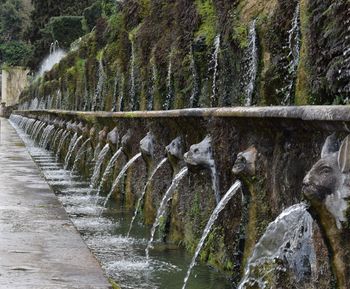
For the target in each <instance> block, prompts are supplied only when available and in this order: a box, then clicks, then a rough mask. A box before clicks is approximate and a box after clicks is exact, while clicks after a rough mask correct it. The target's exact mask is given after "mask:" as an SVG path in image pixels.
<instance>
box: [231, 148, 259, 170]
mask: <svg viewBox="0 0 350 289" xmlns="http://www.w3.org/2000/svg"><path fill="white" fill-rule="evenodd" d="M256 157H257V150H256V148H255V147H254V146H251V147H249V148H248V149H246V150H245V151H243V152H240V153H238V155H237V159H236V161H235V164H234V165H233V168H232V172H233V173H234V174H235V175H242V174H243V175H248V176H254V175H255V163H256Z"/></svg>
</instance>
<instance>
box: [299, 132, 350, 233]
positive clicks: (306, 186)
mask: <svg viewBox="0 0 350 289" xmlns="http://www.w3.org/2000/svg"><path fill="white" fill-rule="evenodd" d="M349 173H350V135H349V136H347V137H346V138H345V139H344V140H343V142H342V144H341V146H340V148H339V143H338V140H337V139H336V136H335V135H334V134H332V135H331V136H329V137H328V138H327V139H326V142H325V144H324V146H323V148H322V153H321V159H320V160H319V161H318V162H316V164H315V165H314V166H313V167H312V168H311V170H310V171H309V172H308V173H307V175H306V176H305V178H304V181H303V193H304V196H305V197H306V199H307V200H309V201H310V203H311V207H312V208H314V209H315V210H316V211H317V210H318V211H320V212H319V215H324V212H321V211H322V210H327V211H328V212H329V213H330V214H331V216H333V217H334V219H335V222H336V225H337V227H338V229H340V228H341V227H342V225H341V223H342V222H345V221H346V216H345V212H346V210H347V207H348V204H347V199H348V198H349V197H350V187H349V183H348V179H349Z"/></svg>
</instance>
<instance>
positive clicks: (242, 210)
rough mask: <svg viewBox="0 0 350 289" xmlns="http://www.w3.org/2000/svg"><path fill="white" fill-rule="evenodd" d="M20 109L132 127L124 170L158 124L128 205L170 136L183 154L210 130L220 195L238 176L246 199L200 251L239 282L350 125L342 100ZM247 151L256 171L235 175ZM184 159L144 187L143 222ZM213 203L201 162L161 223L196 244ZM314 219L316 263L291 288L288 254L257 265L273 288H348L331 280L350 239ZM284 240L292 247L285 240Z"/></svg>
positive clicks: (48, 117) (130, 185) (135, 173)
mask: <svg viewBox="0 0 350 289" xmlns="http://www.w3.org/2000/svg"><path fill="white" fill-rule="evenodd" d="M16 113H17V114H20V115H23V116H27V117H31V118H36V119H41V120H43V121H45V122H48V123H55V121H54V120H55V119H56V120H57V119H58V118H59V119H64V120H65V121H66V122H68V121H73V122H83V123H84V124H89V125H90V126H94V127H95V128H96V131H99V130H101V129H102V128H103V127H107V128H108V130H112V129H113V128H114V127H117V130H118V133H119V135H120V138H121V136H123V135H125V134H126V133H127V132H128V130H129V133H131V135H132V137H131V138H130V147H129V152H128V155H127V157H126V159H124V160H121V161H120V162H121V163H120V164H119V169H120V166H121V165H123V164H125V162H126V161H127V159H128V158H130V157H132V156H133V155H135V154H136V153H138V152H139V151H140V144H139V142H140V140H141V139H142V138H143V137H144V136H145V135H146V134H147V133H148V132H151V133H152V134H153V136H154V139H155V154H154V156H153V158H151V159H147V160H146V161H145V162H143V161H140V162H138V165H137V166H135V167H134V168H133V169H130V170H129V171H128V175H127V177H126V181H125V183H124V185H123V188H119V189H118V190H116V191H115V194H114V198H115V201H116V202H119V203H120V202H122V203H123V204H125V205H126V206H127V207H129V208H131V209H132V208H133V207H134V205H135V201H136V200H137V197H138V196H139V194H140V192H141V190H142V188H143V186H144V182H145V180H146V179H147V176H149V172H150V170H149V168H151V167H154V165H156V164H157V163H158V162H159V161H160V160H161V159H162V158H163V157H164V156H165V154H166V150H165V147H166V146H167V145H168V144H169V143H170V142H171V141H172V140H173V139H175V138H176V137H179V136H180V137H181V138H182V140H183V152H186V151H189V150H191V145H193V144H197V143H199V142H201V141H202V140H203V139H204V138H205V137H206V136H210V137H211V139H212V147H211V151H212V154H213V157H214V160H215V166H216V170H217V176H218V180H219V182H218V183H219V191H220V195H221V196H223V195H224V194H225V192H226V191H227V190H228V189H229V188H230V186H231V185H232V184H233V183H234V181H235V180H236V179H240V180H241V181H242V183H243V196H244V198H243V199H242V195H239V196H236V197H235V198H234V199H233V200H232V201H231V202H230V203H229V204H228V206H227V207H226V208H225V210H224V211H223V212H222V213H221V214H220V217H219V220H218V222H217V225H216V228H215V230H213V231H212V232H211V234H210V236H209V237H208V242H207V243H206V246H205V248H204V250H203V252H202V254H201V259H202V260H203V261H207V262H208V263H210V264H212V265H214V266H216V267H218V268H221V269H222V270H226V271H227V272H228V274H230V275H231V276H232V279H233V280H234V282H236V284H237V283H238V282H239V280H240V279H241V278H242V276H243V272H244V271H245V266H246V264H247V262H248V260H249V256H250V255H251V253H252V251H253V248H254V246H255V245H256V243H257V242H258V240H259V238H260V237H261V236H262V235H263V234H264V232H265V230H266V228H267V226H268V224H269V223H270V222H272V221H273V220H274V219H275V218H276V217H277V216H278V215H279V214H280V213H281V212H282V211H283V210H284V209H286V208H287V207H289V206H291V205H293V204H297V203H299V202H301V201H302V200H303V199H304V197H303V194H302V184H303V178H304V176H305V175H306V174H307V172H308V171H309V170H310V168H311V167H312V165H313V164H314V163H315V162H316V161H317V160H318V159H319V158H320V155H321V148H322V145H323V143H324V141H325V139H326V138H327V136H329V135H330V134H332V133H335V134H336V138H337V139H339V140H342V139H343V138H344V137H345V136H346V135H347V134H348V132H349V125H350V117H349V115H350V114H349V109H348V108H347V107H339V106H333V107H299V108H296V107H290V108H276V107H265V108H264V107H261V108H232V109H204V110H202V109H195V110H178V111H168V112H164V111H163V112H161V111H160V112H128V113H102V112H101V113H92V112H71V111H55V110H52V111H18V112H16ZM97 143H98V140H95V145H94V147H96V146H97ZM192 149H193V148H192ZM247 149H248V151H251V152H254V151H255V159H254V160H253V161H252V162H253V165H252V168H253V169H249V170H238V172H237V168H236V169H235V170H234V172H235V174H233V173H232V168H233V167H234V165H235V166H236V165H237V162H238V160H239V159H240V157H239V156H242V152H245V153H246V152H247ZM240 153H241V154H240ZM250 161H251V160H250ZM184 165H185V164H184V162H183V160H178V161H177V162H176V163H172V162H170V163H169V164H168V165H167V166H166V167H164V168H163V170H162V171H161V172H160V173H159V176H158V177H157V178H156V180H155V181H154V182H153V184H152V185H151V188H149V190H148V191H147V194H146V198H145V203H144V206H143V215H144V220H145V222H146V223H148V224H151V223H152V222H153V221H154V217H155V212H156V210H157V207H158V206H159V202H160V199H161V197H162V195H163V194H164V192H165V190H166V189H167V188H168V186H169V185H170V183H171V179H172V178H173V176H174V173H175V172H176V171H178V169H179V168H180V167H182V166H184ZM83 167H84V166H83ZM87 177H88V175H87ZM111 181H112V180H110V183H111ZM108 186H110V184H109V185H107V188H106V192H108V191H109V190H108V189H109V188H110V187H108ZM106 192H105V193H106ZM215 206H216V201H215V195H214V191H213V189H212V180H211V173H210V171H209V170H206V169H203V168H202V169H201V168H199V167H192V168H190V172H189V175H188V176H187V177H186V178H185V179H184V180H183V181H182V182H181V183H180V185H179V187H178V189H177V192H176V193H175V195H174V198H173V199H172V201H171V205H170V211H169V215H168V219H167V220H168V221H167V222H166V223H165V224H164V226H165V227H164V228H163V229H164V238H165V239H166V240H168V241H171V242H175V243H177V244H181V245H182V246H185V247H186V248H187V249H188V250H189V251H193V250H194V249H195V247H196V245H197V242H198V240H199V238H200V236H201V233H202V231H203V228H204V226H205V224H206V222H207V220H208V218H209V216H210V214H211V213H212V211H213V209H214V208H215ZM346 216H349V215H346ZM314 218H315V222H314V224H313V246H314V248H315V255H316V261H315V263H314V264H313V265H312V269H310V272H309V271H307V272H304V273H305V276H304V275H303V277H302V280H301V281H300V280H299V281H298V287H294V283H295V282H296V277H295V275H294V273H293V272H291V271H290V270H289V269H288V266H286V264H285V263H284V262H285V260H279V261H278V260H277V261H276V262H275V263H272V264H271V263H270V264H265V265H264V266H260V267H259V268H260V269H259V270H261V272H265V273H266V274H265V273H262V275H264V276H265V277H264V278H266V279H267V282H269V283H268V284H269V285H270V287H269V288H305V289H306V288H307V289H310V288H345V287H342V285H339V286H338V287H334V286H335V284H336V276H338V275H339V274H337V268H335V267H333V268H332V265H331V264H333V263H332V262H333V261H332V260H333V257H332V256H334V254H340V255H342V256H347V254H348V251H347V247H346V246H344V252H337V253H335V252H334V251H333V249H334V248H332V246H330V245H329V243H328V240H329V238H328V237H327V236H328V235H327V227H324V226H321V228H320V227H319V225H318V217H317V215H314ZM348 222H349V220H348V219H346V221H345V222H344V224H343V225H344V227H343V228H344V232H347V230H348V229H347V228H348V227H349V226H348ZM333 229H334V228H333ZM333 229H332V230H333ZM286 246H287V247H286V250H287V249H288V245H287V244H286ZM337 249H339V248H337ZM333 265H334V264H333ZM261 272H260V273H261ZM304 273H303V274H304ZM267 276H268V277H267ZM346 278H348V276H347V277H346ZM346 278H345V279H346ZM348 281H349V280H348ZM246 288H257V287H254V286H253V287H246Z"/></svg>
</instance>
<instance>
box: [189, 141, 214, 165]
mask: <svg viewBox="0 0 350 289" xmlns="http://www.w3.org/2000/svg"><path fill="white" fill-rule="evenodd" d="M211 142H212V140H211V137H210V136H206V137H205V139H204V140H202V141H201V142H200V143H198V144H194V145H192V146H191V147H190V150H189V151H188V152H187V153H185V155H184V160H185V162H186V163H187V164H188V165H190V166H195V167H203V168H213V167H214V166H215V162H214V159H213V154H212V145H211Z"/></svg>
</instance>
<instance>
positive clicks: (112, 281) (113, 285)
mask: <svg viewBox="0 0 350 289" xmlns="http://www.w3.org/2000/svg"><path fill="white" fill-rule="evenodd" d="M108 281H109V283H111V285H112V288H113V289H121V287H120V286H119V285H118V283H117V282H115V281H114V280H113V279H112V278H108Z"/></svg>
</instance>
